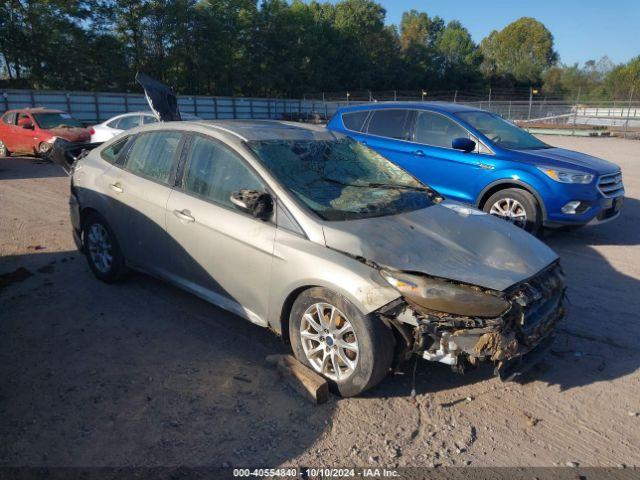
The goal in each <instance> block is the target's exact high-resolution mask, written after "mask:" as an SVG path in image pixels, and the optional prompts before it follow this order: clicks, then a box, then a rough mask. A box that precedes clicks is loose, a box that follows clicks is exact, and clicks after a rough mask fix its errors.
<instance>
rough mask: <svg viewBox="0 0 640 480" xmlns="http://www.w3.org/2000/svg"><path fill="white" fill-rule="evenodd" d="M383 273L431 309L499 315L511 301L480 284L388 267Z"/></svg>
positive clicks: (457, 312)
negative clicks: (488, 290) (457, 282)
mask: <svg viewBox="0 0 640 480" xmlns="http://www.w3.org/2000/svg"><path fill="white" fill-rule="evenodd" d="M380 274H381V275H382V278H384V279H385V280H386V281H387V282H388V283H389V284H390V285H391V286H393V287H394V288H396V290H398V291H399V292H400V293H402V295H403V296H404V297H405V298H406V299H407V300H409V301H411V302H413V303H415V304H417V305H419V306H421V307H424V308H426V309H429V310H434V311H437V312H443V313H449V314H453V315H464V316H469V317H497V316H500V315H502V314H503V313H504V312H506V311H507V309H508V308H509V302H507V301H506V300H503V299H501V298H499V297H497V296H494V295H490V294H488V293H485V292H484V291H482V290H481V289H480V288H479V287H474V286H471V285H460V284H456V283H452V282H448V281H446V280H439V279H435V278H430V277H426V276H424V277H423V276H421V275H411V274H408V273H402V272H390V271H388V270H381V271H380Z"/></svg>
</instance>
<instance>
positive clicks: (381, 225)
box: [324, 202, 558, 291]
mask: <svg viewBox="0 0 640 480" xmlns="http://www.w3.org/2000/svg"><path fill="white" fill-rule="evenodd" d="M324 236H325V241H326V244H327V246H328V247H330V248H333V249H335V250H339V251H342V252H344V253H348V254H350V255H354V256H358V257H362V258H364V259H366V260H369V261H372V262H375V263H377V264H378V265H380V266H382V267H387V268H393V269H396V270H403V271H409V272H422V273H426V274H428V275H432V276H435V277H441V278H447V279H450V280H455V281H458V282H462V283H468V284H471V285H478V286H481V287H485V288H489V289H493V290H498V291H502V290H505V289H506V288H508V287H510V286H512V285H513V284H515V283H517V282H520V281H522V280H525V279H527V278H529V277H531V276H533V275H535V274H536V273H538V272H539V271H540V270H542V269H543V268H545V267H546V266H547V265H549V264H550V263H552V262H553V261H554V260H556V259H557V258H558V256H557V255H556V254H555V253H554V252H553V251H552V250H551V249H550V248H549V247H547V246H546V245H545V244H543V243H542V242H541V241H539V240H538V239H537V238H535V237H534V236H532V235H530V234H528V233H527V232H525V231H523V230H521V229H519V228H517V227H515V226H513V225H511V224H509V223H508V222H506V221H504V220H501V219H499V218H496V217H493V216H490V215H486V214H484V213H483V212H480V211H478V210H476V209H473V208H469V207H466V206H462V205H459V204H457V203H454V202H444V203H443V204H439V205H433V206H431V207H427V208H424V209H421V210H415V211H412V212H408V213H403V214H400V215H392V216H385V217H377V218H367V219H362V220H351V221H344V222H339V221H336V222H327V223H326V224H325V225H324Z"/></svg>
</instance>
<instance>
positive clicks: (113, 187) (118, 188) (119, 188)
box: [109, 182, 124, 193]
mask: <svg viewBox="0 0 640 480" xmlns="http://www.w3.org/2000/svg"><path fill="white" fill-rule="evenodd" d="M109 187H111V190H113V191H114V192H117V193H122V192H124V188H122V185H120V182H117V183H112V184H111V185H109Z"/></svg>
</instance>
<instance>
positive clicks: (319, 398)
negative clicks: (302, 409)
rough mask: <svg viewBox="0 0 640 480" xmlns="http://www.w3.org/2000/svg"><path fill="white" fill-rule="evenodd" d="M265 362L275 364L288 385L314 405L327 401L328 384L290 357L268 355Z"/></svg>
mask: <svg viewBox="0 0 640 480" xmlns="http://www.w3.org/2000/svg"><path fill="white" fill-rule="evenodd" d="M267 362H268V363H270V364H272V365H273V364H275V365H276V366H277V367H278V372H280V375H281V376H282V377H283V378H284V379H285V380H287V382H288V383H289V385H291V386H292V387H293V388H294V389H295V390H296V391H297V392H298V393H299V394H300V395H302V396H303V397H305V398H306V399H308V400H310V401H312V402H313V403H315V404H316V405H320V404H321V403H324V402H326V401H327V400H328V399H329V384H328V383H327V381H326V380H325V379H324V377H322V376H320V375H318V374H317V373H316V372H314V371H313V370H311V369H310V368H309V367H307V366H306V365H303V364H302V363H300V362H299V361H298V360H297V359H296V358H295V357H293V356H292V355H268V356H267Z"/></svg>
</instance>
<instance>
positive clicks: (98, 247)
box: [82, 213, 128, 283]
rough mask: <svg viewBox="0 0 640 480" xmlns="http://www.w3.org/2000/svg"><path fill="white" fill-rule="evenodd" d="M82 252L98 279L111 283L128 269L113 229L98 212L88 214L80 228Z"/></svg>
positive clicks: (122, 275)
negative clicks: (82, 244)
mask: <svg viewBox="0 0 640 480" xmlns="http://www.w3.org/2000/svg"><path fill="white" fill-rule="evenodd" d="M82 238H83V243H84V253H85V255H86V257H87V262H89V267H90V268H91V271H92V272H93V273H94V275H95V276H96V277H98V279H99V280H102V281H103V282H106V283H113V282H117V281H118V280H121V279H122V278H123V277H124V275H125V274H126V273H127V271H128V269H127V267H126V265H125V262H124V257H123V256H122V252H121V251H120V247H119V246H118V241H117V240H116V237H115V235H114V234H113V231H112V230H111V228H110V227H109V225H108V224H107V222H106V221H105V220H104V219H103V218H102V217H101V216H100V215H98V214H96V213H92V214H90V215H89V216H88V217H87V219H86V220H85V222H84V225H83V228H82Z"/></svg>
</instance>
